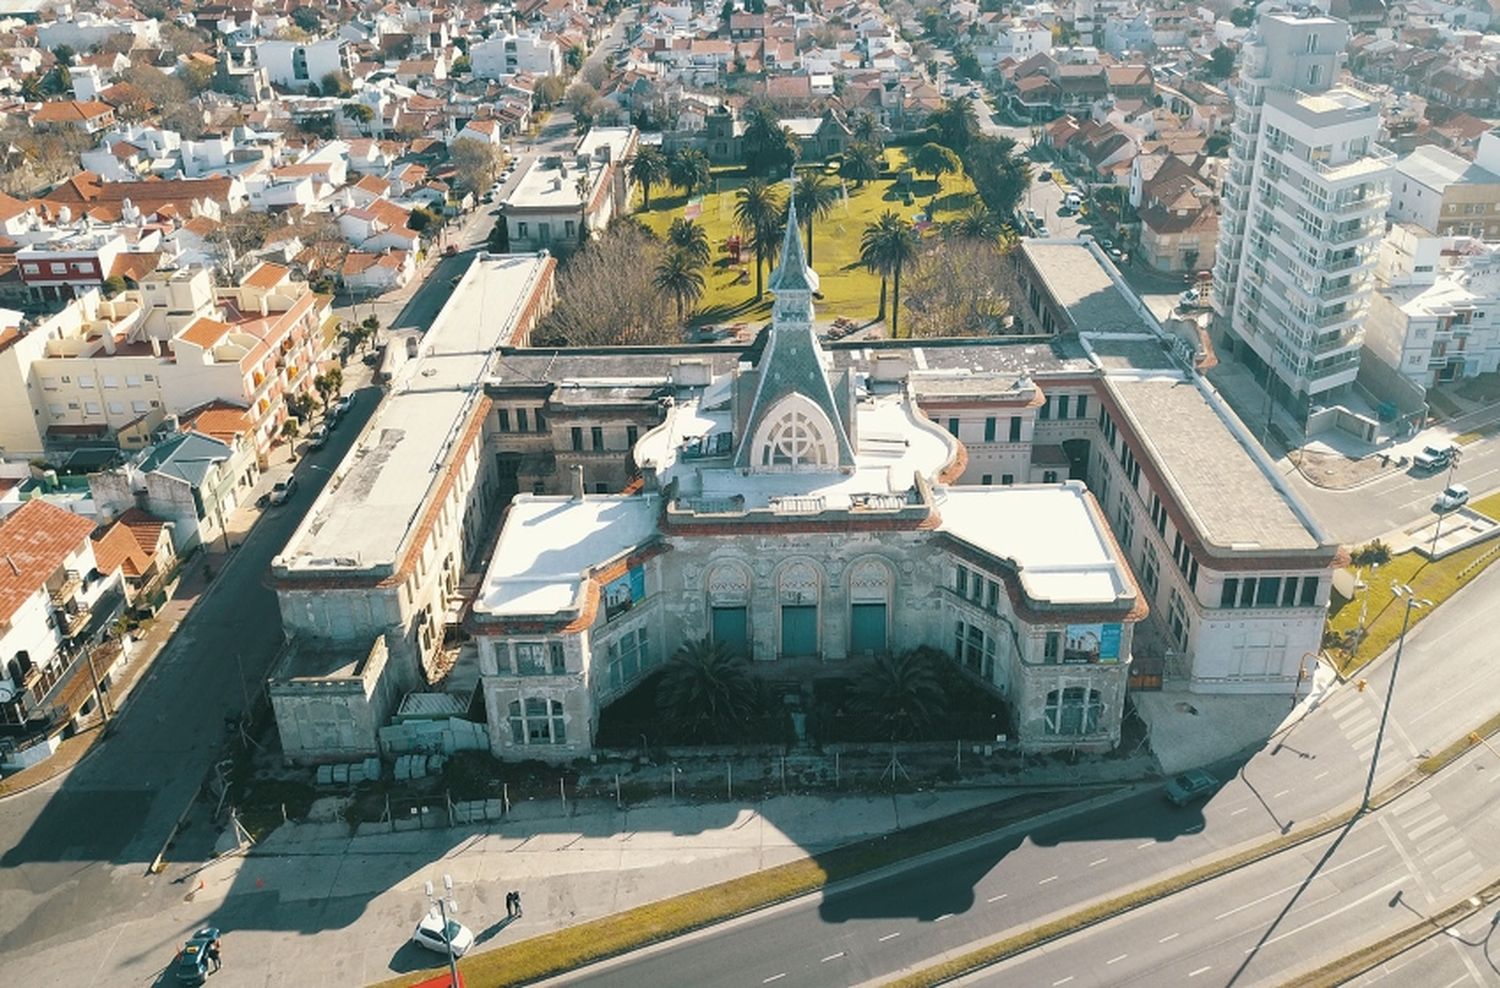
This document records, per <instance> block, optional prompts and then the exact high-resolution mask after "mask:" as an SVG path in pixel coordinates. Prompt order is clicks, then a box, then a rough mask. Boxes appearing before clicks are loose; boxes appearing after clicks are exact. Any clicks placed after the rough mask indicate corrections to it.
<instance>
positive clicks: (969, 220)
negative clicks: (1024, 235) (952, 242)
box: [944, 202, 1001, 242]
mask: <svg viewBox="0 0 1500 988" xmlns="http://www.w3.org/2000/svg"><path fill="white" fill-rule="evenodd" d="M1000 229H1001V224H1000V220H999V219H998V218H996V216H995V214H994V213H992V212H990V211H989V208H988V207H986V206H985V205H984V203H982V202H976V203H974V205H972V206H970V207H969V209H968V211H967V212H965V213H964V214H963V215H962V216H960V217H959V218H958V219H956V220H954V221H953V222H952V223H949V224H948V226H947V227H946V229H945V230H944V232H945V233H946V234H947V235H948V236H950V237H959V238H961V239H963V240H985V241H990V242H995V241H997V240H999V238H1000Z"/></svg>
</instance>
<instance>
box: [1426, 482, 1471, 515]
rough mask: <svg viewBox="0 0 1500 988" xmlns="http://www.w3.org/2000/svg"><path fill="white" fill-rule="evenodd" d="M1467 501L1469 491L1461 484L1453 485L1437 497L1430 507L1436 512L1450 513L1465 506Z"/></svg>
mask: <svg viewBox="0 0 1500 988" xmlns="http://www.w3.org/2000/svg"><path fill="white" fill-rule="evenodd" d="M1468 500H1469V489H1468V488H1467V487H1465V486H1464V485H1463V484H1453V485H1451V486H1449V487H1447V488H1445V489H1444V490H1443V493H1441V494H1439V495H1438V496H1437V501H1435V502H1434V503H1433V505H1432V506H1433V507H1434V508H1436V509H1437V510H1438V511H1452V510H1453V509H1454V508H1457V507H1459V506H1461V505H1464V504H1467V503H1468Z"/></svg>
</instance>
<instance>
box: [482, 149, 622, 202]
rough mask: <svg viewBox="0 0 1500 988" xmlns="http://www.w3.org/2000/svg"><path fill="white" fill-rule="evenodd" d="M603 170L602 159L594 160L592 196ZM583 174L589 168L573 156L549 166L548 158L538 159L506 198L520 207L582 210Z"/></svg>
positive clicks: (590, 170)
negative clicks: (580, 192)
mask: <svg viewBox="0 0 1500 988" xmlns="http://www.w3.org/2000/svg"><path fill="white" fill-rule="evenodd" d="M603 171H604V163H603V162H602V161H593V160H590V162H589V166H588V169H587V174H588V179H589V195H590V196H592V195H593V194H594V189H595V187H596V186H597V185H598V183H599V176H600V174H601V173H602V172H603ZM582 174H585V170H584V169H582V168H579V167H578V163H577V161H576V160H575V159H573V158H566V157H565V158H563V159H562V163H561V164H559V165H558V166H557V167H549V166H548V165H547V160H546V159H545V158H536V159H534V160H533V161H532V162H531V164H529V165H528V166H527V167H526V171H525V172H523V173H522V174H521V179H520V181H518V182H517V183H516V185H515V188H513V189H511V190H510V194H509V195H508V196H506V197H505V205H506V206H510V207H512V208H517V209H548V208H550V209H579V208H581V207H582V205H583V200H582V199H580V198H579V196H578V176H579V175H582Z"/></svg>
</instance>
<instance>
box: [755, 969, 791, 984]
mask: <svg viewBox="0 0 1500 988" xmlns="http://www.w3.org/2000/svg"><path fill="white" fill-rule="evenodd" d="M784 977H786V972H785V971H782V972H781V973H780V974H773V975H771V976H770V977H769V978H765V979H763V980H762V981H761V984H763V985H768V984H770V983H771V982H773V981H780V980H781V979H782V978H784Z"/></svg>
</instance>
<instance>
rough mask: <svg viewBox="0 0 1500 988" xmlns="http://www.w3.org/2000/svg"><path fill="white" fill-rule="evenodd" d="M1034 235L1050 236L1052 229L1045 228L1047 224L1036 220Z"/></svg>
mask: <svg viewBox="0 0 1500 988" xmlns="http://www.w3.org/2000/svg"><path fill="white" fill-rule="evenodd" d="M1036 235H1037V236H1038V237H1050V236H1052V231H1051V230H1048V229H1047V224H1045V223H1043V222H1041V221H1040V220H1038V221H1037V224H1036Z"/></svg>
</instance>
